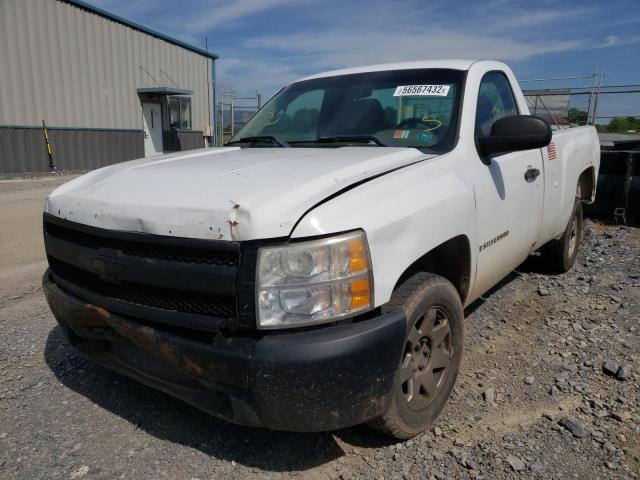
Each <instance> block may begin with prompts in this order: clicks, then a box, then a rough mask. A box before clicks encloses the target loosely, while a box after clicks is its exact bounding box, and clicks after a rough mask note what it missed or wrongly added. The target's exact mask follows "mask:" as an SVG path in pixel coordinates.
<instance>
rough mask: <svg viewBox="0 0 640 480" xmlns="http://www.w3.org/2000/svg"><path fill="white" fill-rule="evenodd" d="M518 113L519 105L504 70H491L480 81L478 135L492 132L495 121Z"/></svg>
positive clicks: (477, 116) (477, 119) (477, 109)
mask: <svg viewBox="0 0 640 480" xmlns="http://www.w3.org/2000/svg"><path fill="white" fill-rule="evenodd" d="M510 115H518V107H517V106H516V101H515V99H514V97H513V91H512V90H511V86H510V85H509V81H508V80H507V77H505V75H504V73H502V72H489V73H487V74H486V75H485V76H484V77H482V81H481V82H480V92H479V94H478V105H477V106H476V136H485V135H489V134H490V133H491V126H492V125H493V122H495V121H496V120H499V119H501V118H502V117H508V116H510Z"/></svg>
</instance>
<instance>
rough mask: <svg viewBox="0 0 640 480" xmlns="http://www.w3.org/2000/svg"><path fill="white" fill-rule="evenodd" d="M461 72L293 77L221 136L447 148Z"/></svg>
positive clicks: (273, 143) (262, 143)
mask: <svg viewBox="0 0 640 480" xmlns="http://www.w3.org/2000/svg"><path fill="white" fill-rule="evenodd" d="M463 77H464V72H462V71H459V70H449V69H413V70H389V71H382V72H367V73H358V74H351V75H339V76H333V77H323V78H317V79H312V80H305V81H301V82H296V83H293V84H291V85H289V86H287V87H286V88H284V89H282V90H281V91H280V92H279V93H277V94H276V95H275V96H274V97H273V98H272V99H271V100H270V101H269V102H267V103H266V104H265V105H264V107H262V108H261V109H260V110H259V111H258V112H257V113H256V114H255V115H254V116H253V117H252V118H251V119H250V120H249V121H248V122H247V124H246V125H245V126H244V127H243V128H242V129H241V130H239V131H238V132H237V133H236V134H235V135H234V136H233V138H232V139H231V140H230V141H229V143H239V144H241V146H259V147H278V146H291V147H297V146H300V147H302V146H321V145H326V144H330V145H331V146H342V145H344V144H359V145H364V144H370V145H385V146H394V147H415V148H420V149H426V150H428V151H436V152H443V151H447V150H450V149H451V148H453V145H454V144H455V137H456V129H457V123H458V103H459V101H460V100H459V99H460V91H461V88H462V82H463ZM242 144H244V145H242Z"/></svg>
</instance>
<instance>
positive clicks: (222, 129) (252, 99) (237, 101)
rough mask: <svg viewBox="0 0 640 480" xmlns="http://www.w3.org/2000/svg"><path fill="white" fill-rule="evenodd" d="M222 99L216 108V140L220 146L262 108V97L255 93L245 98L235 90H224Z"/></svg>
mask: <svg viewBox="0 0 640 480" xmlns="http://www.w3.org/2000/svg"><path fill="white" fill-rule="evenodd" d="M220 98H221V101H220V102H218V105H217V106H216V108H217V112H216V113H217V119H218V120H217V125H216V139H217V144H218V145H223V144H224V143H226V142H227V140H229V139H230V138H231V137H232V136H233V134H234V133H235V132H237V131H238V130H239V129H240V128H242V126H243V125H244V124H245V123H247V120H249V118H251V116H252V115H253V114H254V113H256V111H257V110H258V109H259V108H260V107H261V105H262V95H261V93H260V92H255V94H254V95H253V96H248V95H244V96H243V95H240V94H238V93H237V92H234V91H233V90H223V91H222V93H221V95H220Z"/></svg>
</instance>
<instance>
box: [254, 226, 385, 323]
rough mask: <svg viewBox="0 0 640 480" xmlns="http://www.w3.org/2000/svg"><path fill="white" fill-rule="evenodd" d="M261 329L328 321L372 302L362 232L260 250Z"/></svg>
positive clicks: (349, 313) (258, 292)
mask: <svg viewBox="0 0 640 480" xmlns="http://www.w3.org/2000/svg"><path fill="white" fill-rule="evenodd" d="M257 287H258V288H257V295H258V298H257V307H258V328H261V329H269V328H286V327H295V326H303V325H312V324H317V323H326V322H332V321H335V320H338V319H340V318H345V317H348V316H351V315H354V314H356V313H358V312H363V311H365V310H368V309H370V308H371V306H372V305H373V277H372V272H371V259H370V258H369V250H368V248H367V239H366V237H365V234H364V232H361V231H360V232H352V233H347V234H344V235H338V236H335V237H329V238H323V239H320V240H313V241H309V242H300V243H293V244H289V245H283V246H275V247H262V248H261V249H260V251H259V252H258V273H257Z"/></svg>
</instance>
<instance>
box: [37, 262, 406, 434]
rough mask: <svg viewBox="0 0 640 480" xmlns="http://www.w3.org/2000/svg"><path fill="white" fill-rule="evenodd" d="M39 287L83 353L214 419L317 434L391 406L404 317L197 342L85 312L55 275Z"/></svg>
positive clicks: (97, 310)
mask: <svg viewBox="0 0 640 480" xmlns="http://www.w3.org/2000/svg"><path fill="white" fill-rule="evenodd" d="M43 286H44V292H45V295H46V297H47V301H48V302H49V305H50V307H51V310H52V312H53V314H54V316H55V317H56V319H57V321H58V323H60V325H61V326H62V328H63V330H64V332H65V334H66V336H67V338H68V339H69V341H70V343H71V344H72V345H74V346H75V347H76V348H77V349H78V350H80V351H82V352H83V353H85V354H86V355H87V356H89V357H90V358H91V359H93V360H94V361H96V362H97V363H99V364H101V365H103V366H105V367H107V368H110V369H112V370H115V371H117V372H120V373H122V374H125V375H127V376H130V377H132V378H134V379H136V380H138V381H140V382H142V383H144V384H147V385H149V386H151V387H154V388H157V389H159V390H162V391H164V392H166V393H168V394H170V395H172V396H175V397H177V398H180V399H181V400H183V401H185V402H187V403H189V404H191V405H193V406H195V407H197V408H199V409H201V410H204V411H206V412H208V413H210V414H212V415H214V416H216V417H220V418H224V419H226V420H228V421H231V422H234V423H238V424H242V425H251V426H262V427H268V428H272V429H275V430H291V431H308V432H311V431H324V430H333V429H337V428H343V427H347V426H351V425H356V424H359V423H362V422H365V421H367V420H370V419H372V418H375V417H377V416H379V415H380V414H381V413H383V412H384V411H385V410H386V408H387V407H388V405H389V401H390V392H391V389H392V385H393V380H394V375H395V371H396V368H397V366H398V363H399V360H400V356H401V349H402V346H403V343H404V336H405V319H404V316H403V315H402V314H397V313H394V314H388V315H382V316H379V317H377V318H373V319H369V320H365V321H362V322H356V323H352V324H346V325H336V326H328V327H325V328H320V329H317V330H307V331H302V332H298V333H270V334H268V335H264V336H262V337H261V338H259V339H254V338H249V337H231V338H229V337H224V336H222V335H217V336H214V337H213V338H212V339H211V338H208V339H207V340H206V341H201V340H200V339H193V338H188V337H186V336H183V335H180V334H175V333H171V332H170V331H167V330H160V329H156V328H153V327H151V326H149V325H150V324H143V323H141V322H138V321H136V320H134V319H131V318H128V317H124V316H121V315H117V314H114V313H111V312H109V311H107V310H105V309H104V308H101V307H98V306H95V305H92V304H88V303H86V302H84V301H82V300H81V299H79V298H77V297H75V296H73V295H71V294H69V293H67V292H66V291H64V290H62V289H61V288H60V287H58V286H57V285H56V284H55V283H54V282H53V281H52V279H51V278H50V275H49V272H47V273H46V274H45V276H44V279H43Z"/></svg>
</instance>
